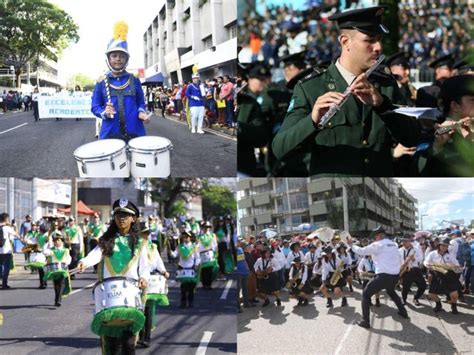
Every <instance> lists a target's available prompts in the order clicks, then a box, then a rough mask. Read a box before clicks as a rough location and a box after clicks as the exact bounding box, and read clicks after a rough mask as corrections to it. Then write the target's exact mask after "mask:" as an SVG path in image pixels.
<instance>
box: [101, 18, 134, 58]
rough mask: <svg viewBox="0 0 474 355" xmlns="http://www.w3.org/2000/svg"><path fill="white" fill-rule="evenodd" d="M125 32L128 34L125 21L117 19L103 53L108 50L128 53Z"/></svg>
mask: <svg viewBox="0 0 474 355" xmlns="http://www.w3.org/2000/svg"><path fill="white" fill-rule="evenodd" d="M127 34H128V25H127V23H126V22H125V21H119V22H117V23H116V24H115V25H114V37H113V39H112V40H111V41H110V42H109V45H108V46H107V51H106V52H105V54H109V53H110V52H115V51H120V52H124V53H127V54H128V55H130V54H129V53H128V44H127Z"/></svg>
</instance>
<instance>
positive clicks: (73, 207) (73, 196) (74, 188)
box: [71, 177, 77, 219]
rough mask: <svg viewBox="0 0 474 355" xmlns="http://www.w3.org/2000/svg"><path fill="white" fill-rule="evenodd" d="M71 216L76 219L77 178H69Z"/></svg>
mask: <svg viewBox="0 0 474 355" xmlns="http://www.w3.org/2000/svg"><path fill="white" fill-rule="evenodd" d="M71 217H74V219H77V180H76V178H75V177H73V178H72V179H71Z"/></svg>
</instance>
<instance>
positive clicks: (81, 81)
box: [66, 73, 95, 90]
mask: <svg viewBox="0 0 474 355" xmlns="http://www.w3.org/2000/svg"><path fill="white" fill-rule="evenodd" d="M76 85H79V86H80V87H81V89H84V88H85V89H86V90H92V89H94V85H95V81H94V79H92V78H90V77H88V76H87V75H85V74H82V73H78V74H74V75H73V76H71V77H70V78H69V80H68V81H67V84H66V86H67V87H68V88H70V89H74V88H75V87H76Z"/></svg>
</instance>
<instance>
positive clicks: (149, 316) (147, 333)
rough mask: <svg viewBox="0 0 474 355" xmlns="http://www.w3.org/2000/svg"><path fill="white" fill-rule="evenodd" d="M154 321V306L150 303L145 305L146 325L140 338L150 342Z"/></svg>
mask: <svg viewBox="0 0 474 355" xmlns="http://www.w3.org/2000/svg"><path fill="white" fill-rule="evenodd" d="M152 321H153V306H152V305H150V303H148V304H147V305H146V306H145V326H144V327H143V329H142V330H141V331H140V340H142V341H143V340H144V341H147V342H149V341H150V338H151V326H152Z"/></svg>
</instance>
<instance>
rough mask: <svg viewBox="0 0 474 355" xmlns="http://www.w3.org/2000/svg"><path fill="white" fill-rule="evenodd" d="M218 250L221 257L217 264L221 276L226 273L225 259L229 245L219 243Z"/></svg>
mask: <svg viewBox="0 0 474 355" xmlns="http://www.w3.org/2000/svg"><path fill="white" fill-rule="evenodd" d="M217 250H218V251H219V255H218V258H217V262H218V264H219V272H220V273H221V274H224V273H225V258H226V255H227V243H226V242H219V244H217Z"/></svg>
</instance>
